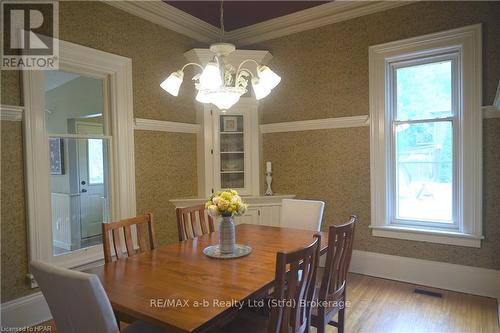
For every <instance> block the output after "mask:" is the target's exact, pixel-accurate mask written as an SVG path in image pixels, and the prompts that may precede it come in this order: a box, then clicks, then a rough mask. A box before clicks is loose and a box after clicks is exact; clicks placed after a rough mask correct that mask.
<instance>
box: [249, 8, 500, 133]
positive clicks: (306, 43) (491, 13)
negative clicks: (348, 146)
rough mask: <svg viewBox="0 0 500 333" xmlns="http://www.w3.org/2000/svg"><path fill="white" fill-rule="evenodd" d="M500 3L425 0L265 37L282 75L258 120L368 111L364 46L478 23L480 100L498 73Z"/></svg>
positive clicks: (486, 98) (490, 92)
mask: <svg viewBox="0 0 500 333" xmlns="http://www.w3.org/2000/svg"><path fill="white" fill-rule="evenodd" d="M498 13H500V2H494V1H484V2H473V1H467V2H465V1H464V2H460V1H457V2H451V3H443V2H439V1H425V2H420V3H416V4H412V5H408V6H402V7H398V8H394V9H391V10H388V11H384V12H380V13H375V14H371V15H368V16H363V17H359V18H355V19H352V20H349V21H344V22H339V23H336V24H332V25H328V26H324V27H321V28H317V29H313V30H309V31H304V32H301V33H296V34H293V35H289V36H285V37H281V38H277V39H274V40H270V41H265V42H262V43H259V44H257V45H252V48H257V49H258V48H262V49H266V50H269V51H270V52H271V53H272V55H273V58H272V60H271V63H270V66H271V67H272V69H273V70H275V71H276V72H277V73H278V74H279V75H281V77H282V80H281V83H280V85H279V86H277V87H276V88H275V89H274V90H273V92H272V94H270V95H269V96H268V97H266V98H264V99H263V100H262V101H261V105H262V107H261V110H262V121H263V123H276V122H283V121H296V120H306V119H320V118H330V117H345V116H359V115H367V114H368V113H369V99H368V97H369V95H368V84H369V82H368V47H369V46H371V45H377V44H381V43H386V42H390V41H395V40H400V39H404V38H410V37H415V36H419V35H424V34H428V33H433V32H437V31H443V30H448V29H453V28H459V27H463V26H467V25H472V24H477V23H482V24H483V68H484V71H483V77H484V82H483V103H484V104H483V105H491V104H492V102H493V99H494V96H495V93H496V89H497V86H498V80H499V76H500V56H499V53H500V37H499V36H500V20H498V17H499V14H498Z"/></svg>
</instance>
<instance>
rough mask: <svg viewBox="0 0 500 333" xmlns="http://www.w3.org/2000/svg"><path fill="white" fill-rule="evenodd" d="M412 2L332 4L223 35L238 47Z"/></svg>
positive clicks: (333, 2)
mask: <svg viewBox="0 0 500 333" xmlns="http://www.w3.org/2000/svg"><path fill="white" fill-rule="evenodd" d="M413 2H414V1H332V2H329V3H326V4H323V5H320V6H316V7H312V8H309V9H305V10H301V11H299V12H296V13H292V14H289V15H285V16H281V17H278V18H275V19H271V20H267V21H264V22H261V23H257V24H254V25H250V26H247V27H243V28H240V29H236V30H233V31H230V32H229V33H226V37H227V38H228V39H229V40H231V41H233V42H235V43H237V44H238V45H240V46H243V45H250V44H255V43H259V42H262V41H266V40H270V39H274V38H278V37H283V36H286V35H290V34H294V33H297V32H301V31H306V30H310V29H315V28H319V27H322V26H325V25H329V24H332V23H337V22H341V21H346V20H349V19H352V18H356V17H360V16H364V15H368V14H373V13H376V12H380V11H384V10H387V9H391V8H395V7H400V6H404V5H408V4H411V3H413Z"/></svg>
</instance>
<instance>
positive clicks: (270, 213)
mask: <svg viewBox="0 0 500 333" xmlns="http://www.w3.org/2000/svg"><path fill="white" fill-rule="evenodd" d="M260 215H261V224H262V225H269V226H273V227H279V225H280V217H281V205H276V206H263V207H260Z"/></svg>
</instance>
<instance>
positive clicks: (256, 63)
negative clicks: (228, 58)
mask: <svg viewBox="0 0 500 333" xmlns="http://www.w3.org/2000/svg"><path fill="white" fill-rule="evenodd" d="M247 62H253V63H255V65H256V66H257V67H258V66H259V63H258V62H257V61H255V60H254V59H245V60H243V62H242V63H241V64H240V65H239V66H238V70H237V71H236V75H238V74H239V72H240V70H241V69H242V68H241V67H243V65H244V64H246V63H247ZM247 71H249V70H248V69H247Z"/></svg>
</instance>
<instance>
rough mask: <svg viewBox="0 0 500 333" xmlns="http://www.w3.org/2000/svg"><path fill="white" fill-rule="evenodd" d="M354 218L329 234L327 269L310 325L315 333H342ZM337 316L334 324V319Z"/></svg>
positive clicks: (333, 228)
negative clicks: (330, 330) (331, 329)
mask: <svg viewBox="0 0 500 333" xmlns="http://www.w3.org/2000/svg"><path fill="white" fill-rule="evenodd" d="M356 221H357V217H356V216H354V215H353V216H351V217H350V219H349V222H347V223H346V224H342V225H332V226H330V228H329V231H328V251H327V253H326V265H325V270H324V274H323V276H322V278H321V283H320V285H319V288H317V289H316V292H315V294H316V297H317V298H318V305H321V304H324V305H325V306H321V307H314V308H313V309H312V314H311V323H312V325H313V326H314V327H316V328H317V330H318V333H323V332H325V330H326V325H332V326H335V327H337V330H338V332H339V333H343V332H344V321H345V302H346V286H347V272H348V271H349V264H350V262H351V256H352V244H353V241H354V227H355V225H356ZM337 312H338V319H337V321H333V320H332V319H333V316H335V314H336V313H337Z"/></svg>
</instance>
